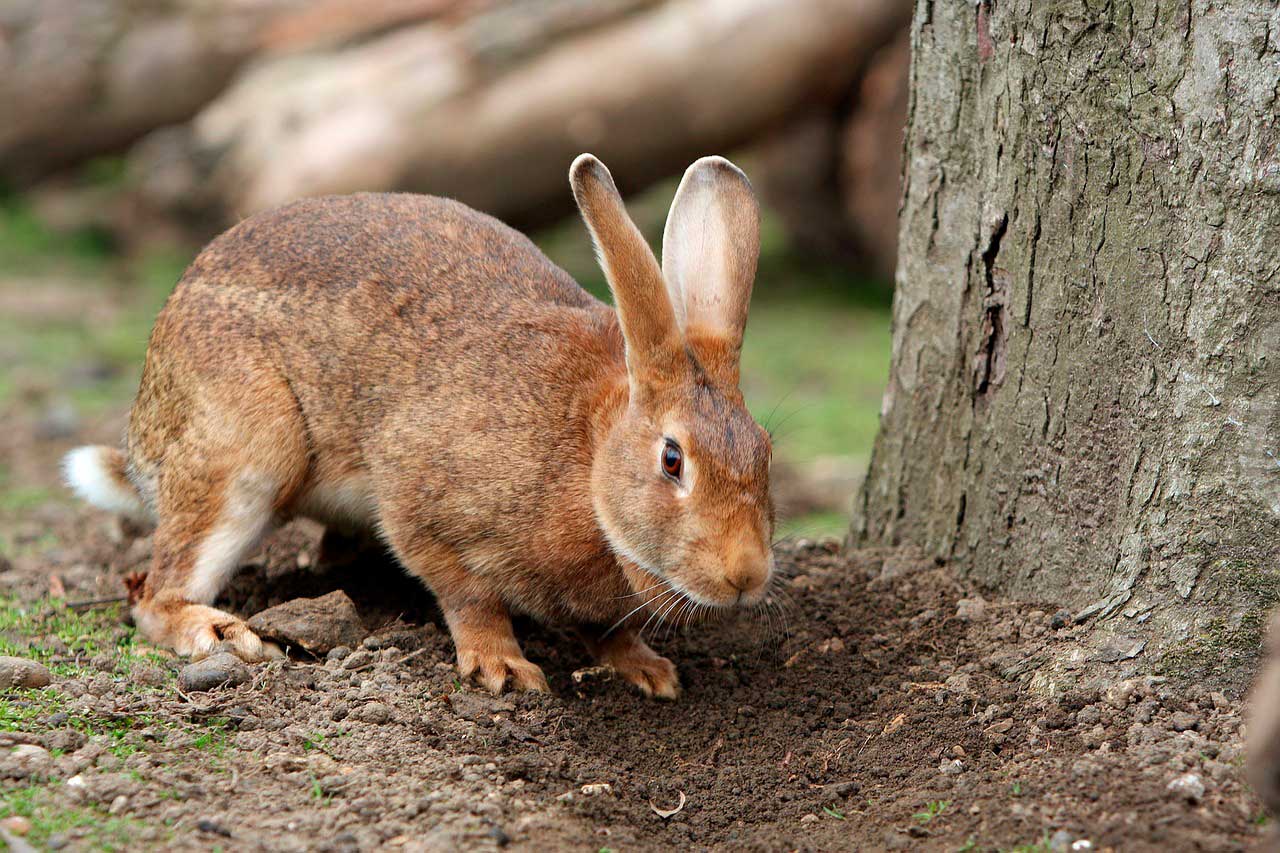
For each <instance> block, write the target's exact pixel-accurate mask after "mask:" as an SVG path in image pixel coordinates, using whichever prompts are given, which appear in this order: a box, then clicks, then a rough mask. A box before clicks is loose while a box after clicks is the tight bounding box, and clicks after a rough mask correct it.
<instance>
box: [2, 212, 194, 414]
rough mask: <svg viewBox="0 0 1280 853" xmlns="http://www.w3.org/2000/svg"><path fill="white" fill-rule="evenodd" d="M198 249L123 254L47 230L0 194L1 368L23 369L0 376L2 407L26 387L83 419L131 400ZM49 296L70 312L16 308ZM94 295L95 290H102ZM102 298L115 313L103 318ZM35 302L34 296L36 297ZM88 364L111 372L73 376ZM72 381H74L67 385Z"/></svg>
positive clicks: (77, 234)
mask: <svg viewBox="0 0 1280 853" xmlns="http://www.w3.org/2000/svg"><path fill="white" fill-rule="evenodd" d="M191 254H192V253H191V251H190V250H189V249H182V248H176V247H170V246H157V247H155V248H152V249H149V250H147V251H146V252H143V253H142V254H140V255H138V256H123V255H120V254H118V253H117V251H116V247H115V246H114V245H113V244H112V243H111V241H110V240H109V239H107V238H106V237H104V236H103V235H102V234H100V233H99V232H97V231H94V230H93V229H82V230H79V231H72V232H70V233H62V232H58V231H55V230H53V229H51V228H49V227H47V226H46V225H44V224H43V223H42V222H41V221H40V220H39V218H38V217H37V216H36V215H35V213H34V212H32V211H31V209H30V208H29V207H28V206H27V205H26V204H25V203H24V202H23V200H22V199H21V198H20V197H17V196H12V195H10V196H0V273H3V275H0V300H3V302H2V303H0V304H3V305H6V306H9V309H10V310H0V362H5V363H12V364H13V365H15V366H16V368H17V369H16V370H5V371H0V405H3V404H4V403H6V402H8V401H10V400H12V399H13V398H14V397H15V396H16V395H17V394H19V393H20V392H21V391H22V390H23V389H26V388H36V389H52V391H53V392H54V393H55V396H56V397H57V398H59V399H66V400H68V401H69V402H70V403H71V404H72V405H74V406H75V407H76V408H77V409H78V410H79V411H80V412H81V413H86V414H94V413H97V412H100V411H102V410H104V409H108V408H112V407H118V406H119V405H121V404H122V403H125V402H127V401H128V400H129V399H130V397H132V395H133V392H134V390H135V388H136V385H137V378H138V375H139V373H140V371H141V367H142V356H143V354H144V353H145V352H146V345H147V338H148V336H149V335H150V331H151V323H152V320H153V319H154V318H155V314H156V312H157V311H158V310H159V308H160V306H161V305H162V304H163V302H164V299H165V297H166V296H167V295H168V293H169V291H170V290H172V288H173V285H174V284H175V283H176V282H177V280H178V278H179V276H180V275H181V273H182V269H183V267H184V266H185V265H186V263H187V262H188V261H189V260H190V257H191ZM37 285H38V287H39V289H40V290H41V291H42V293H40V294H38V295H39V296H40V297H41V298H46V297H48V296H49V292H50V289H52V292H54V293H55V294H60V295H62V298H63V299H65V300H66V301H67V303H68V308H67V310H65V311H63V312H61V313H59V314H57V315H55V316H46V315H45V313H44V312H41V311H37V312H35V315H34V317H33V316H29V315H27V314H26V313H24V312H22V311H19V310H13V307H14V306H17V305H22V304H24V302H25V301H26V299H27V297H28V295H29V292H30V291H31V289H32V288H33V286H37ZM95 291H96V293H95ZM104 291H105V292H106V294H107V297H108V298H107V299H106V300H105V302H106V303H107V304H109V305H110V306H111V307H112V308H113V309H114V310H113V313H112V314H111V319H110V322H101V321H100V317H99V316H98V315H97V314H96V313H95V312H94V311H92V310H80V309H81V308H82V307H83V306H80V305H78V304H77V302H78V300H77V294H78V293H83V294H85V295H86V297H88V300H87V304H90V305H93V304H99V305H100V304H102V302H103V300H102V299H101V298H98V299H95V298H94V297H95V296H97V297H100V296H101V294H102V293H103V292H104ZM31 295H32V296H33V298H34V296H35V295H37V294H31ZM86 364H93V365H100V366H102V367H103V368H105V369H104V370H103V371H102V374H103V375H102V376H101V377H100V378H92V379H84V378H80V377H76V376H75V371H76V369H77V368H80V367H83V366H84V365H86ZM69 380H73V381H69Z"/></svg>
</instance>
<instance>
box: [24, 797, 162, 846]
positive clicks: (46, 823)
mask: <svg viewBox="0 0 1280 853" xmlns="http://www.w3.org/2000/svg"><path fill="white" fill-rule="evenodd" d="M11 815H20V816H22V817H25V818H26V819H27V820H29V821H31V832H30V833H29V834H28V835H27V836H26V838H25V839H24V840H25V841H27V842H28V843H29V844H31V845H33V846H35V847H36V848H37V849H43V848H46V847H47V846H48V844H49V839H50V838H51V837H53V836H55V835H57V836H68V835H72V834H74V835H75V837H76V840H77V842H78V843H79V846H80V847H81V848H82V849H91V850H108V851H111V850H134V849H137V845H136V838H137V831H138V829H139V828H140V827H141V826H142V823H141V822H140V821H137V820H134V819H132V818H125V817H115V816H112V815H110V814H108V813H107V812H106V810H105V809H102V808H98V807H95V806H67V805H65V804H63V803H59V802H58V801H57V800H56V799H55V797H54V794H53V792H52V791H51V790H50V789H49V787H48V786H45V785H29V786H27V787H25V788H18V789H16V790H11V791H3V792H0V818H4V817H9V816H11Z"/></svg>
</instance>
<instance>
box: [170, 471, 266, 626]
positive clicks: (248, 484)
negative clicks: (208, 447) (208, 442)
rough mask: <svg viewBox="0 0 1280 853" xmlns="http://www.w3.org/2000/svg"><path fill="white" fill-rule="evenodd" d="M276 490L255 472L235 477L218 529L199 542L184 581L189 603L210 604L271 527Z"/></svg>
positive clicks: (214, 529)
mask: <svg viewBox="0 0 1280 853" xmlns="http://www.w3.org/2000/svg"><path fill="white" fill-rule="evenodd" d="M278 488H279V486H278V484H277V483H276V481H275V480H274V479H272V478H271V477H267V476H265V475H263V474H261V473H258V472H256V471H243V472H241V473H240V475H239V476H237V477H236V479H235V481H234V482H233V483H232V484H231V488H230V489H228V490H227V496H226V502H225V503H224V504H223V507H222V514H221V516H219V518H218V524H217V526H216V527H214V528H213V531H212V532H211V533H209V535H208V536H206V537H205V540H204V541H203V542H201V543H200V548H199V550H198V551H197V556H196V564H195V567H194V568H193V569H192V572H191V578H190V580H188V581H187V588H186V597H187V600H188V601H194V602H199V603H201V604H209V603H211V602H212V601H213V600H214V598H216V597H217V595H218V593H219V592H221V591H222V587H223V586H224V585H225V584H226V582H227V579H228V578H230V577H231V575H232V573H233V572H235V570H236V569H237V568H239V567H240V559H241V558H242V557H244V555H245V554H246V553H248V551H249V550H250V549H252V548H253V547H254V546H255V545H257V544H258V540H260V539H261V538H262V535H263V534H264V533H266V531H267V528H268V527H269V526H270V525H271V517H272V513H271V505H272V503H273V502H274V501H275V498H276V490H277V489H278Z"/></svg>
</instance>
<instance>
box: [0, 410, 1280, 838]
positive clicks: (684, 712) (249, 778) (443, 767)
mask: <svg viewBox="0 0 1280 853" xmlns="http://www.w3.org/2000/svg"><path fill="white" fill-rule="evenodd" d="M115 426H118V424H117V425H113V427H115ZM117 434H118V433H117ZM31 435H32V433H31V432H30V431H29V430H28V429H27V428H26V426H25V425H23V424H20V423H19V424H16V425H15V428H14V429H11V430H9V431H8V432H7V434H5V435H4V436H0V442H3V445H2V446H3V450H4V452H5V456H6V460H7V464H8V465H9V466H10V468H11V470H13V471H15V472H16V473H17V475H18V476H22V477H26V478H28V480H27V481H28V482H31V481H35V482H40V483H46V484H47V483H51V482H52V480H53V473H52V472H53V471H54V470H55V468H54V464H55V460H56V456H57V454H58V453H59V452H60V451H61V450H63V449H64V448H65V447H66V446H67V445H68V443H69V441H70V439H59V440H57V441H44V442H40V441H36V440H35V439H33V438H31ZM110 435H111V432H110V430H107V431H106V433H105V434H104V435H101V436H93V437H94V438H109V437H110ZM81 438H84V437H83V436H82V437H81ZM0 526H2V527H3V533H4V534H5V539H4V541H5V542H6V543H8V544H7V546H6V547H8V548H9V550H10V554H9V557H8V559H9V561H10V568H9V569H8V571H4V572H2V573H0V592H4V593H5V594H7V595H9V596H12V597H13V598H15V599H16V600H17V601H19V602H21V603H22V606H23V607H26V608H28V609H29V610H30V611H31V614H33V615H31V616H29V617H25V618H26V621H25V622H24V623H23V624H24V625H25V626H27V627H25V628H24V629H22V630H21V631H18V630H10V631H8V632H7V633H6V634H5V635H4V636H3V637H2V638H0V639H3V640H4V641H5V642H6V643H8V644H9V645H10V646H11V647H12V646H17V647H19V648H20V649H21V648H23V647H25V646H27V645H30V646H32V647H33V651H32V654H33V655H37V656H40V655H43V659H44V660H45V662H46V663H48V664H49V665H50V666H51V668H52V669H53V670H54V673H55V675H54V683H53V685H52V686H51V687H50V688H47V689H46V690H44V691H14V692H11V693H10V694H8V695H6V696H5V697H4V698H5V699H6V701H7V702H8V704H9V706H10V707H11V709H12V708H16V709H17V710H16V711H11V713H10V716H9V718H8V719H9V724H8V725H7V726H5V728H8V729H9V731H0V791H3V792H4V795H5V802H6V803H7V804H8V805H7V808H8V809H9V810H14V807H15V806H14V804H15V802H16V799H15V798H17V797H18V796H19V794H21V796H22V797H26V798H29V799H32V798H34V799H35V800H38V801H39V802H41V803H43V805H42V806H41V808H42V809H43V810H44V811H43V812H41V813H42V814H44V815H46V817H47V815H49V814H50V813H57V812H58V810H59V809H65V810H66V812H67V813H68V814H85V813H88V814H90V815H92V816H95V820H94V821H92V822H79V823H77V822H76V821H67V824H68V825H67V826H65V827H59V828H58V829H57V830H56V831H54V832H53V833H52V838H50V837H48V832H46V831H45V830H41V829H40V828H39V827H37V828H36V829H34V830H32V832H31V835H30V838H31V839H34V840H36V841H38V843H39V844H51V846H65V847H67V848H68V849H87V848H93V847H99V846H103V845H112V844H113V845H115V846H116V847H118V848H121V849H124V848H127V849H141V848H147V847H157V848H158V847H164V848H167V849H211V848H214V847H221V848H223V849H234V850H256V849H264V850H315V849H328V850H357V849H358V850H376V849H390V850H395V849H402V850H452V849H489V848H497V847H504V846H505V847H508V848H511V849H539V850H542V849H570V850H591V851H600V850H604V849H609V850H618V851H630V850H662V849H673V848H674V849H718V850H728V849H732V850H740V849H746V850H851V849H865V850H878V849H911V850H990V849H1002V850H1006V849H1012V848H1018V849H1023V850H1036V849H1043V850H1049V849H1063V850H1066V849H1094V850H1100V849H1106V848H1114V849H1118V850H1126V851H1128V850H1215V851H1216V850H1239V849H1253V848H1257V849H1266V845H1267V844H1269V843H1270V842H1269V841H1267V840H1265V839H1266V838H1267V837H1268V833H1269V832H1270V827H1269V826H1268V825H1267V823H1268V822H1267V821H1266V819H1265V818H1264V817H1263V815H1262V812H1261V808H1260V806H1259V803H1258V802H1257V800H1256V798H1255V797H1254V796H1253V795H1252V793H1251V792H1250V791H1249V790H1248V788H1247V787H1246V786H1245V784H1244V783H1243V781H1242V779H1241V771H1240V767H1241V764H1242V745H1241V729H1242V721H1241V714H1240V705H1241V703H1240V701H1239V697H1234V696H1224V695H1222V694H1216V693H1210V692H1208V691H1207V690H1206V689H1204V688H1201V687H1199V686H1197V685H1188V684H1181V683H1176V682H1172V681H1165V680H1162V679H1159V678H1152V677H1149V676H1143V675H1142V674H1141V663H1142V661H1141V656H1139V657H1138V658H1136V659H1132V660H1124V659H1123V656H1120V657H1121V658H1122V659H1121V660H1118V661H1116V662H1114V663H1103V662H1097V661H1082V662H1080V664H1079V666H1078V668H1077V670H1076V671H1075V672H1074V674H1073V673H1071V672H1070V671H1068V674H1067V675H1066V676H1055V677H1054V678H1052V679H1049V678H1046V677H1045V676H1043V674H1042V672H1041V669H1042V665H1043V664H1044V663H1045V662H1046V661H1047V660H1049V659H1050V658H1051V657H1054V656H1056V655H1059V653H1061V652H1064V651H1065V650H1068V649H1070V648H1074V647H1075V646H1076V644H1077V643H1078V640H1079V639H1080V637H1081V636H1083V635H1084V634H1085V633H1086V632H1088V631H1089V630H1090V629H1091V626H1090V625H1088V624H1084V625H1077V624H1076V623H1075V622H1074V620H1072V619H1070V618H1068V617H1069V614H1063V613H1060V612H1058V608H1057V607H1056V606H1054V604H1053V603H1052V602H1045V603H1041V604H1039V605H1034V604H1027V603H1015V602H1007V601H998V600H989V601H982V600H980V599H979V597H978V595H977V592H976V591H975V590H973V589H971V588H968V587H966V585H965V584H964V583H963V582H962V581H960V580H958V579H957V577H956V576H955V575H954V574H953V573H952V572H951V571H950V569H949V568H948V567H946V566H940V565H936V564H935V563H933V562H932V561H929V560H922V559H919V558H916V557H914V556H913V555H911V554H910V553H908V552H897V551H894V552H885V551H879V552H853V553H846V552H843V551H842V550H841V549H840V548H839V547H838V545H837V543H834V542H824V543H804V542H801V543H795V544H792V545H788V546H785V547H782V548H780V549H779V559H780V566H781V570H782V571H783V572H784V573H785V575H786V576H787V578H788V581H787V583H786V584H785V594H786V598H787V601H786V603H785V604H784V605H783V611H784V613H785V618H783V617H782V615H780V614H778V613H772V614H771V618H770V615H766V614H759V615H755V616H749V615H744V616H741V617H738V618H733V619H730V620H728V621H726V622H724V623H722V624H715V625H704V626H700V627H696V628H693V629H690V630H688V631H687V632H686V633H683V634H679V635H675V636H669V637H664V636H662V632H661V631H659V632H658V636H657V638H656V639H655V644H656V645H657V647H658V648H659V649H660V650H661V651H663V652H664V653H665V654H667V655H669V656H670V657H671V658H672V659H673V660H674V661H675V662H676V663H677V665H678V667H679V669H680V674H681V678H682V681H683V684H684V695H683V696H682V697H681V698H680V700H679V701H677V702H674V703H663V702H656V701H651V700H647V699H644V698H643V697H641V696H640V695H639V694H638V693H636V692H635V691H633V690H632V689H630V688H629V687H628V686H627V685H625V684H623V683H621V682H619V681H617V680H614V679H612V678H611V677H609V675H608V673H602V672H600V671H597V670H593V669H590V668H589V664H590V661H589V660H588V659H587V657H586V655H585V653H584V652H583V650H582V648H581V646H580V644H579V643H578V642H576V641H575V640H574V638H573V637H572V636H571V635H570V633H569V632H568V631H566V630H563V629H562V628H559V627H556V626H550V627H543V626H537V625H522V626H519V631H520V633H521V635H522V637H523V638H524V644H525V648H526V651H527V653H528V656H529V657H530V659H532V660H534V661H535V662H537V663H539V664H540V665H542V666H543V667H544V669H545V670H546V673H547V675H548V677H549V679H550V682H551V685H552V688H553V690H554V691H555V692H554V695H550V696H542V695H505V696H502V697H497V698H495V697H492V696H489V695H488V694H486V693H484V692H482V691H480V690H478V689H476V688H473V687H471V686H468V685H466V684H462V683H460V682H459V680H458V678H457V676H456V674H455V672H454V670H453V667H452V649H451V644H450V642H449V639H448V636H447V634H446V633H445V632H443V631H442V629H441V628H440V625H439V620H438V615H437V614H436V613H435V612H434V608H433V606H432V603H431V599H430V597H429V596H428V595H427V594H426V593H425V592H423V591H422V590H421V589H419V588H418V587H417V586H415V585H414V583H412V582H411V581H409V580H407V579H406V578H405V577H404V576H403V575H402V574H400V573H399V572H398V571H397V570H396V569H395V567H394V566H392V565H390V564H388V563H387V562H386V561H385V560H384V559H383V558H382V557H381V556H380V555H378V554H376V553H372V554H371V553H369V552H367V551H365V552H356V553H348V554H346V555H345V556H342V557H341V559H339V558H333V557H331V555H330V554H329V553H326V555H325V556H324V558H323V559H322V558H321V555H320V554H319V540H320V531H319V529H318V528H317V527H315V526H313V525H308V524H295V525H291V526H290V527H289V528H286V529H285V530H283V531H281V532H280V533H278V534H277V535H275V536H274V537H273V538H272V539H271V540H270V541H269V542H268V543H267V544H266V546H265V547H264V549H263V552H262V554H261V556H260V557H258V558H256V559H255V560H254V561H253V562H252V565H249V566H247V567H246V568H245V570H244V571H243V572H242V573H241V575H240V576H238V577H237V579H236V581H235V582H234V584H233V585H232V588H231V589H230V590H229V592H228V595H227V597H226V602H225V604H226V605H227V606H229V607H232V608H234V609H236V610H238V611H240V612H242V613H244V614H246V615H247V614H250V613H252V612H255V611H257V610H259V609H261V608H263V607H266V606H269V605H272V604H275V603H279V602H280V601H284V600H288V599H290V598H292V597H294V596H299V595H304V596H313V595H318V594H323V593H324V592H327V591H329V590H332V589H335V588H342V589H345V590H346V591H347V593H348V594H349V595H350V596H351V598H352V599H353V600H354V601H355V602H356V605H357V607H358V609H359V610H360V614H361V616H362V617H363V619H364V620H365V622H366V623H367V624H368V625H369V626H370V627H371V629H372V633H371V634H370V636H368V637H367V638H366V639H364V640H363V641H362V643H361V644H360V645H359V647H358V648H356V649H354V650H351V651H350V652H349V653H348V652H345V651H339V652H337V653H334V654H332V655H330V656H328V657H326V658H324V659H304V658H298V659H291V660H288V661H283V662H275V663H272V664H267V665H259V666H256V667H254V668H253V678H252V680H251V681H250V682H249V683H246V684H243V685H241V686H237V687H234V688H219V689H215V690H213V691H209V692H200V693H184V692H182V691H180V690H179V689H178V687H177V682H176V678H175V674H176V672H177V671H178V669H179V668H180V667H181V666H182V664H183V663H184V662H183V661H180V660H177V659H174V658H172V657H171V656H166V655H164V654H163V653H161V652H158V651H156V650H149V649H147V648H146V647H145V646H143V645H141V640H140V638H137V637H136V636H135V634H134V632H133V631H132V629H130V628H127V627H125V626H124V625H123V624H119V625H117V624H115V622H114V621H112V620H110V619H108V621H107V628H106V629H105V633H106V639H105V641H103V642H99V643H97V645H96V646H95V648H97V649H98V650H97V651H96V653H91V652H94V649H93V648H89V647H88V646H87V641H84V640H83V638H75V637H72V638H71V639H70V641H68V640H67V638H66V637H65V636H63V635H61V634H60V635H58V636H53V635H52V633H48V634H46V633H44V632H43V631H42V629H41V628H40V626H42V625H50V626H52V625H53V624H55V623H56V622H57V620H58V619H59V616H58V613H59V611H58V610H57V609H56V605H57V604H58V602H57V601H56V600H53V599H51V598H50V591H51V588H52V590H53V591H54V592H62V591H63V590H64V589H65V598H66V600H69V601H72V602H76V601H80V600H84V599H90V598H94V597H100V596H111V595H116V594H119V593H120V592H121V591H122V579H123V576H124V574H125V573H126V572H128V571H131V570H135V569H138V568H142V567H144V564H145V558H146V555H147V553H148V551H149V541H148V540H147V539H146V538H145V537H143V538H133V537H131V536H129V535H127V534H124V533H122V532H121V530H120V529H119V527H118V525H116V524H114V523H113V522H112V521H110V520H109V519H108V518H107V517H106V516H103V515H101V514H98V513H95V512H92V511H89V510H84V509H80V508H77V507H73V506H72V505H70V504H65V503H61V502H57V501H49V502H45V503H42V504H40V505H38V506H34V507H30V508H27V509H24V510H23V511H21V512H20V513H19V512H15V513H11V515H10V517H8V518H7V520H5V521H3V525H0ZM55 577H56V580H52V579H53V578H55ZM51 581H52V583H51ZM111 607H115V608H116V609H115V610H112V609H110V608H111ZM104 608H105V610H102V609H99V610H98V611H95V612H105V613H107V614H108V615H110V614H120V613H122V611H120V610H119V605H105V606H104ZM52 630H53V629H52V628H50V629H49V631H50V632H52ZM64 633H65V632H64ZM126 654H127V655H128V661H129V664H128V665H127V666H126V665H124V664H123V663H122V661H123V660H124V657H123V656H125V655H126ZM139 661H141V662H139ZM24 710H25V712H29V713H24ZM201 732H204V734H201ZM17 744H35V745H38V746H42V747H44V748H45V749H48V750H50V751H51V752H50V755H49V756H48V759H47V761H45V763H43V764H41V765H40V766H39V767H38V769H37V770H35V771H33V770H32V767H31V763H30V761H29V760H26V759H24V760H21V761H20V760H19V759H18V758H15V757H14V756H15V752H14V749H13V748H14V746H15V745H17ZM19 752H21V751H19ZM29 753H30V750H29V749H28V750H27V754H28V757H29ZM5 776H7V777H8V778H4V777H5ZM1175 780H1180V781H1179V782H1178V784H1176V785H1175V788H1174V789H1172V790H1171V789H1170V787H1169V786H1170V783H1171V782H1175ZM681 804H683V806H682V807H680V805H681ZM677 807H680V808H679V810H678V811H676V812H675V813H674V814H670V812H671V811H672V810H675V809H677ZM663 815H669V816H663ZM112 821H114V822H115V823H114V824H111V823H110V822H112ZM107 825H114V826H115V827H116V830H117V832H116V835H114V836H104V835H103V826H107ZM41 832H45V833H46V834H45V835H41V834H40V833H41ZM1086 842H1088V843H1087V844H1086ZM1073 845H1074V846H1073Z"/></svg>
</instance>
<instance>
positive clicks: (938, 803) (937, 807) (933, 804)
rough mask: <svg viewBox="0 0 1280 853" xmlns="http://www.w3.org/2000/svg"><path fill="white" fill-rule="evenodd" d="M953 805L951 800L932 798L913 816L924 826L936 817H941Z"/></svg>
mask: <svg viewBox="0 0 1280 853" xmlns="http://www.w3.org/2000/svg"><path fill="white" fill-rule="evenodd" d="M950 805H951V801H950V800H932V801H930V802H927V803H925V804H924V808H923V809H921V810H920V811H918V812H916V813H915V814H913V815H912V816H911V817H912V819H914V820H915V822H916V823H918V824H920V825H921V826H924V825H925V824H927V823H931V822H932V821H933V820H934V818H937V817H939V816H940V815H941V814H942V813H943V812H945V811H946V810H947V807H948V806H950Z"/></svg>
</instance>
